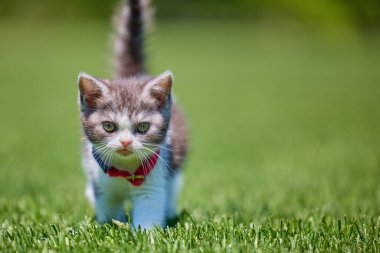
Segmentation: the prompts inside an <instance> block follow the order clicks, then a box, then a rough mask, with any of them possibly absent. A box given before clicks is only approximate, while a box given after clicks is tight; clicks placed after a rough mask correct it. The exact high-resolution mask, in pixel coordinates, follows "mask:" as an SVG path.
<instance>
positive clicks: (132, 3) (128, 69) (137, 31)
mask: <svg viewBox="0 0 380 253" xmlns="http://www.w3.org/2000/svg"><path fill="white" fill-rule="evenodd" d="M151 14H152V11H151V9H150V5H149V0H123V1H122V6H121V8H120V11H119V13H118V15H116V17H115V26H116V27H115V31H116V34H115V38H114V53H115V56H114V57H115V77H116V78H122V77H128V76H134V75H140V74H143V73H144V72H145V64H144V62H145V61H144V60H145V59H144V35H145V28H146V23H147V20H149V18H150V16H151Z"/></svg>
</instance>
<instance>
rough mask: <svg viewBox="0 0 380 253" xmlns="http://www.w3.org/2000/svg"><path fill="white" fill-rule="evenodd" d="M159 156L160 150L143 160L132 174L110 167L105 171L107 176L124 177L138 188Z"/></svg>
mask: <svg viewBox="0 0 380 253" xmlns="http://www.w3.org/2000/svg"><path fill="white" fill-rule="evenodd" d="M159 155H160V150H159V149H158V150H157V151H156V153H154V154H153V155H152V156H150V157H149V158H148V159H146V160H144V161H143V162H142V163H141V165H140V167H138V168H137V170H136V171H135V172H134V173H130V172H128V171H125V170H119V169H117V168H115V167H111V168H110V169H108V170H107V174H108V175H109V176H110V177H124V178H125V179H127V180H128V181H129V182H130V183H131V184H133V185H134V186H140V185H141V184H142V183H143V182H144V181H145V177H146V176H147V175H148V174H149V173H150V172H151V171H152V170H153V168H154V166H155V165H156V163H157V161H158V157H159Z"/></svg>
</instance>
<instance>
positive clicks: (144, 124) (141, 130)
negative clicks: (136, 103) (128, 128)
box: [136, 122, 150, 134]
mask: <svg viewBox="0 0 380 253" xmlns="http://www.w3.org/2000/svg"><path fill="white" fill-rule="evenodd" d="M149 126H150V124H149V123H148V122H141V123H139V124H138V125H137V126H136V132H137V133H139V134H145V133H146V132H147V131H148V129H149Z"/></svg>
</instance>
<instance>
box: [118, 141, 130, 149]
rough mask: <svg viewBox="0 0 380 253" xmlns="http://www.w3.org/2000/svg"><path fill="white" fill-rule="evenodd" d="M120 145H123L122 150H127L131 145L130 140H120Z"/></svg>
mask: <svg viewBox="0 0 380 253" xmlns="http://www.w3.org/2000/svg"><path fill="white" fill-rule="evenodd" d="M120 143H121V145H123V147H124V148H128V146H129V145H131V143H132V141H131V140H120Z"/></svg>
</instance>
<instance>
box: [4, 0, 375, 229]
mask: <svg viewBox="0 0 380 253" xmlns="http://www.w3.org/2000/svg"><path fill="white" fill-rule="evenodd" d="M117 2H118V1H117V0H112V1H100V0H96V1H95V0H92V1H90V0H82V1H74V0H68V1H52V0H50V1H42V0H35V1H20V0H12V1H11V0H2V1H0V16H1V17H0V101H1V107H0V115H1V122H2V124H0V173H1V174H0V193H1V195H0V222H3V225H2V226H3V228H7V227H8V226H12V225H14V224H31V225H32V224H38V223H51V222H57V221H59V220H64V221H66V222H69V223H70V222H73V221H81V220H83V219H84V217H85V216H86V217H92V211H91V208H90V207H89V206H88V204H87V201H86V199H85V197H84V186H85V176H84V173H83V171H82V168H81V167H80V146H79V138H80V125H79V116H78V115H79V111H78V106H77V86H76V79H77V74H78V73H79V71H86V72H89V73H92V74H94V75H98V76H103V77H110V76H111V74H112V65H111V64H110V62H111V49H110V48H111V47H110V43H109V42H110V41H109V35H110V33H111V31H112V27H111V22H110V19H111V18H110V16H111V13H112V12H113V10H114V8H115V4H116V3H117ZM154 5H155V6H156V9H157V22H156V26H155V29H154V33H153V34H152V35H151V36H149V38H148V43H147V48H148V50H147V52H148V55H149V66H150V70H151V72H152V73H154V74H157V73H160V72H162V71H164V70H166V69H171V70H173V72H174V75H175V93H176V96H177V99H178V101H179V103H180V105H181V106H182V108H183V109H184V111H185V113H186V115H187V117H188V121H189V124H190V129H191V153H190V156H189V159H188V161H187V164H186V167H185V184H184V189H183V193H182V194H181V198H180V207H181V209H187V210H188V211H189V212H190V213H191V214H192V215H193V216H194V217H195V218H196V219H204V218H206V217H213V216H215V215H216V216H223V215H231V216H234V217H235V218H236V219H237V220H238V221H241V222H244V223H248V222H261V221H263V220H266V219H267V218H268V217H285V218H286V217H298V218H306V217H310V216H311V217H316V218H317V219H319V218H320V217H322V216H324V215H331V216H332V217H343V216H345V215H346V216H348V217H356V216H365V217H370V218H374V219H377V217H379V211H380V186H379V183H378V182H379V179H380V131H379V129H380V110H379V109H380V43H379V42H380V36H379V35H380V33H379V21H380V14H379V10H380V2H379V1H370V0H365V1H358V0H357V1H354V0H351V1H343V0H331V1H301V0H293V1H248V0H239V1H216V0H213V1H211V0H210V1H201V0H194V1H185V0H181V1H180V0H178V1H170V0H160V1H158V0H157V1H154Z"/></svg>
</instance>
